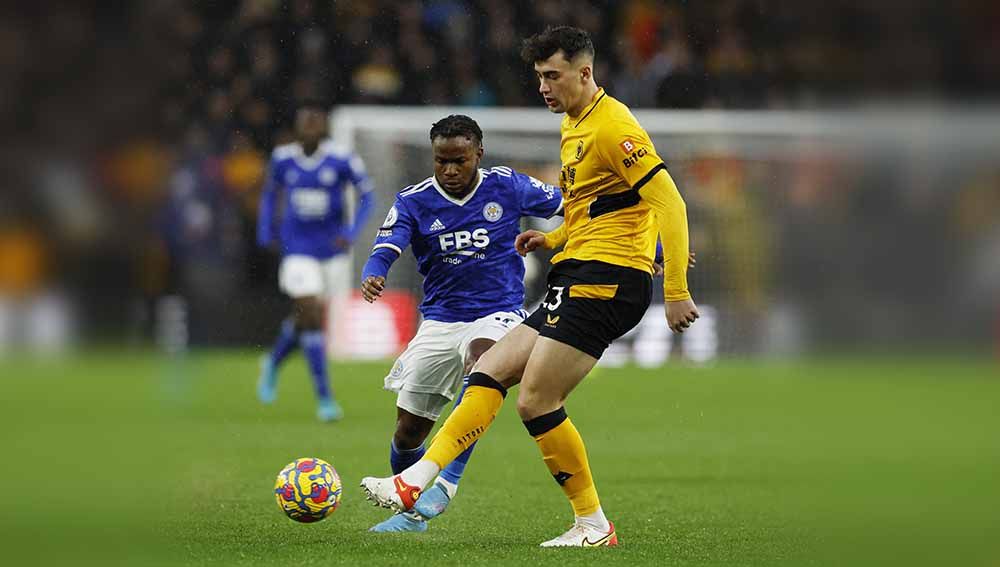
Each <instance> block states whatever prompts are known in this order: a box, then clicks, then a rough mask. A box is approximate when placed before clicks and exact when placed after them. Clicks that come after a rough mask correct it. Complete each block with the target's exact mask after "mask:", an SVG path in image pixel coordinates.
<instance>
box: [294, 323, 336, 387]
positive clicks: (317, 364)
mask: <svg viewBox="0 0 1000 567" xmlns="http://www.w3.org/2000/svg"><path fill="white" fill-rule="evenodd" d="M299 344H301V345H302V352H303V353H305V355H306V361H308V362H309V371H310V373H311V374H312V379H313V386H315V388H316V397H317V398H319V399H320V400H328V399H330V379H329V377H328V376H327V375H326V344H325V340H324V338H323V331H303V332H302V334H301V335H300V336H299Z"/></svg>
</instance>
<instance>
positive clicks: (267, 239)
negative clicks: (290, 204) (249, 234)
mask: <svg viewBox="0 0 1000 567" xmlns="http://www.w3.org/2000/svg"><path fill="white" fill-rule="evenodd" d="M278 164H279V162H278V160H277V159H274V158H273V157H272V158H271V163H270V164H269V165H268V168H267V177H266V178H265V179H264V187H263V189H262V190H261V192H260V206H259V207H258V210H257V245H258V246H267V245H268V244H270V243H271V242H272V241H273V240H274V233H275V230H274V211H275V209H276V208H277V206H276V203H275V201H276V200H277V196H278V188H279V187H280V186H281V182H280V179H281V172H280V171H279V168H278Z"/></svg>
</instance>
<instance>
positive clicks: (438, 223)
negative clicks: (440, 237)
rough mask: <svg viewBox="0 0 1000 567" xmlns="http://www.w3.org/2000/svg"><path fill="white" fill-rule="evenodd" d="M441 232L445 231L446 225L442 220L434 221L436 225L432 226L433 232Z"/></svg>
mask: <svg viewBox="0 0 1000 567" xmlns="http://www.w3.org/2000/svg"><path fill="white" fill-rule="evenodd" d="M439 230H444V223H443V222H441V219H434V223H433V224H431V232H437V231H439Z"/></svg>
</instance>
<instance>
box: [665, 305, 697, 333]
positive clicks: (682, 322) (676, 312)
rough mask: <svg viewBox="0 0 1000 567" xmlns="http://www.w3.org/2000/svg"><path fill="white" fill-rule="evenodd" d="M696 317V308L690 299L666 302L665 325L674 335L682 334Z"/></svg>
mask: <svg viewBox="0 0 1000 567" xmlns="http://www.w3.org/2000/svg"><path fill="white" fill-rule="evenodd" d="M698 316H699V314H698V307H697V306H696V305H695V304H694V300H692V299H682V300H680V301H668V302H667V324H668V325H670V330H671V331H673V332H675V333H683V332H684V330H685V329H687V328H688V327H690V326H691V324H692V323H694V320H695V319H697V318H698Z"/></svg>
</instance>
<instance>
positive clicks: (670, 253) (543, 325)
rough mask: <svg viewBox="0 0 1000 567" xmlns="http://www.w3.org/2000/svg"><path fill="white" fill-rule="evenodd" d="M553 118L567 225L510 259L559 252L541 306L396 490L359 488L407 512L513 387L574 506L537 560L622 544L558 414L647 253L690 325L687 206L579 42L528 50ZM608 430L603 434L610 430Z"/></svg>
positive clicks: (672, 320) (625, 311) (546, 39)
mask: <svg viewBox="0 0 1000 567" xmlns="http://www.w3.org/2000/svg"><path fill="white" fill-rule="evenodd" d="M522 57H523V58H524V60H525V61H526V62H528V63H533V64H534V68H535V74H536V76H537V77H538V80H539V92H540V93H541V94H542V97H543V98H544V100H545V104H546V106H548V108H549V110H551V111H552V112H556V113H565V116H564V117H563V121H562V127H561V134H562V140H561V150H560V157H561V161H562V174H561V180H560V185H561V187H560V188H561V190H562V195H563V202H564V207H565V222H564V223H563V224H562V225H561V226H560V227H559V228H557V229H556V230H554V231H552V232H550V233H542V232H539V231H527V232H525V233H522V234H520V235H518V237H517V240H516V246H517V250H518V252H520V253H521V254H526V253H528V252H530V251H532V250H535V249H538V248H556V247H559V246H563V250H562V252H560V253H559V254H557V255H556V256H555V257H554V258H553V259H552V262H553V264H554V265H553V267H552V270H551V271H550V272H549V279H548V294H547V296H546V299H545V301H544V302H543V303H542V305H541V306H540V307H539V308H538V309H537V310H535V312H534V313H532V314H531V316H530V317H528V319H526V320H525V321H524V324H522V325H518V326H517V327H516V328H515V329H513V330H511V331H510V333H508V334H507V335H505V336H504V337H503V338H502V339H501V340H500V341H498V342H497V344H496V345H494V346H493V348H491V349H490V350H489V351H488V352H486V353H485V354H484V355H483V356H482V357H481V358H480V359H479V361H478V362H477V363H476V365H475V368H474V369H473V372H472V374H470V375H469V386H468V388H467V389H466V392H465V395H464V398H463V400H462V403H461V404H460V405H459V406H458V407H456V408H455V411H453V412H452V414H451V415H450V416H449V417H448V419H447V420H446V421H445V423H444V425H442V426H441V430H440V431H439V432H438V434H437V435H436V436H435V438H434V441H433V442H432V443H431V446H430V448H429V449H428V450H427V453H426V455H425V456H424V457H423V458H422V459H421V460H420V461H418V462H417V463H415V464H414V465H413V466H411V467H410V468H408V469H406V470H404V471H403V472H402V473H400V474H397V475H396V476H393V477H391V478H373V477H367V478H364V479H362V481H361V485H362V488H363V489H364V490H365V492H366V493H367V494H368V496H369V498H371V499H373V500H375V502H376V503H377V504H379V505H382V506H387V507H390V508H393V509H397V510H407V509H411V508H413V506H414V502H415V501H416V500H417V499H418V498H419V497H420V494H421V491H422V490H423V489H424V487H425V486H427V485H428V484H429V483H430V481H431V479H433V478H434V477H435V476H436V475H437V474H438V472H439V471H440V470H442V469H443V468H444V467H445V466H447V465H448V464H449V463H450V462H452V460H453V459H455V457H457V456H458V455H459V454H460V453H462V452H463V451H464V450H466V449H467V448H468V447H469V446H470V445H471V444H473V443H475V442H476V440H478V439H479V437H481V436H482V435H483V433H485V431H486V430H487V429H488V428H489V426H490V424H491V423H492V422H493V419H494V418H495V417H496V414H497V412H498V411H499V410H500V406H501V405H502V404H503V399H504V397H506V395H507V389H508V388H510V387H512V386H514V385H515V384H518V383H520V384H521V388H520V391H519V392H518V399H517V411H518V414H519V415H520V416H521V419H522V420H523V421H524V425H525V427H526V428H527V430H528V433H529V434H530V435H531V436H532V437H533V438H534V439H535V442H536V443H538V447H539V449H540V450H541V453H542V458H543V460H544V461H545V464H546V466H547V467H548V469H549V472H550V473H552V477H553V478H554V479H555V480H556V482H557V483H558V484H559V486H560V487H561V488H562V490H563V492H564V493H565V495H566V497H567V498H568V499H569V501H570V505H571V506H572V508H573V513H574V516H575V519H574V522H573V526H572V527H571V528H570V529H569V530H568V531H567V532H566V533H564V534H562V535H560V536H559V537H556V538H553V539H551V540H549V541H546V542H543V543H542V544H541V545H542V546H543V547H598V546H613V545H617V543H618V536H617V533H616V532H615V528H614V525H613V524H612V523H611V522H609V521H608V519H607V517H606V516H605V515H604V511H603V510H602V508H601V505H600V500H599V499H598V496H597V489H596V488H595V486H594V480H593V477H592V475H591V471H590V465H589V463H588V461H587V452H586V448H585V447H584V444H583V439H582V437H581V436H580V433H579V432H578V431H577V430H576V428H575V427H574V426H573V423H572V422H571V421H570V419H569V418H568V417H567V415H566V411H565V409H564V408H563V403H564V402H565V400H566V398H567V397H568V396H569V394H570V392H572V391H573V389H574V388H576V386H577V385H578V384H579V383H580V381H581V380H583V378H584V377H585V376H586V375H587V374H588V373H589V372H590V370H591V369H592V368H593V367H594V365H595V364H596V363H597V360H598V359H599V358H600V357H601V355H602V354H603V352H604V350H605V349H607V347H608V345H609V344H610V343H611V342H612V341H613V340H615V339H616V338H618V337H620V336H622V335H623V334H625V333H626V332H628V331H629V330H630V329H631V328H632V327H634V326H635V325H636V324H637V323H638V322H639V320H640V319H642V316H643V315H644V314H645V312H646V309H647V308H648V306H649V304H650V300H651V298H652V274H653V272H654V262H653V260H654V253H655V248H656V238H657V234H659V236H660V239H661V241H662V243H663V249H664V298H665V300H666V317H667V323H668V325H669V326H670V328H671V329H672V330H674V331H675V332H678V333H679V332H683V331H684V330H685V329H686V328H687V327H689V326H690V325H691V324H692V323H693V322H694V321H695V319H697V318H698V309H697V307H696V306H695V304H694V302H693V301H692V299H691V294H690V293H689V292H688V289H687V259H688V253H689V251H688V232H687V213H686V209H685V205H684V201H683V199H682V198H681V196H680V193H679V192H678V191H677V187H676V186H675V185H674V182H673V180H672V179H671V178H670V175H669V174H668V173H667V170H666V166H665V165H664V164H663V161H662V160H661V159H660V158H659V157H658V156H657V154H656V150H655V148H654V147H653V143H652V141H651V140H650V139H649V135H648V134H647V133H646V131H645V130H644V129H643V128H642V127H641V126H640V125H639V123H638V122H637V121H636V119H635V117H634V116H633V115H632V113H631V112H630V111H629V109H628V107H626V106H625V105H624V104H622V103H621V102H619V101H617V100H615V99H614V98H612V97H610V96H608V95H607V93H605V92H604V89H602V88H600V87H598V86H597V83H596V82H595V80H594V75H593V67H594V46H593V44H592V43H591V40H590V37H589V36H588V34H587V33H586V32H585V31H583V30H580V29H577V28H571V27H567V26H562V27H557V28H549V29H546V30H545V31H544V32H542V33H540V34H538V35H536V36H533V37H532V38H530V39H528V40H526V41H525V42H524V46H523V49H522ZM609 425H610V424H609Z"/></svg>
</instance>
